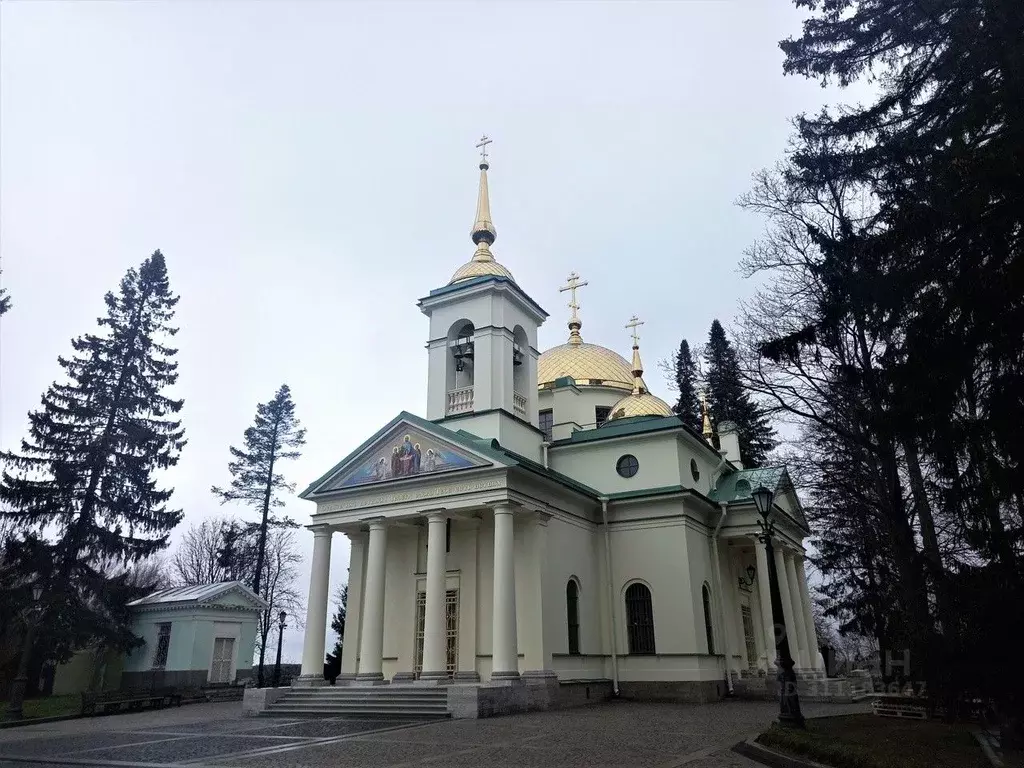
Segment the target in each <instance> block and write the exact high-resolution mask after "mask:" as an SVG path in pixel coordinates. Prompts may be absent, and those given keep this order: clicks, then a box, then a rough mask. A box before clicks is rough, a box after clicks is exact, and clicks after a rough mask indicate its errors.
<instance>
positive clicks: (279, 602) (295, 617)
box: [256, 528, 304, 669]
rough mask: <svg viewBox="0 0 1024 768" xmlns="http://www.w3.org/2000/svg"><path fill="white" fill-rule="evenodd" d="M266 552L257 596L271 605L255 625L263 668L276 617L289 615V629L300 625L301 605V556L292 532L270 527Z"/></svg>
mask: <svg viewBox="0 0 1024 768" xmlns="http://www.w3.org/2000/svg"><path fill="white" fill-rule="evenodd" d="M266 543H267V551H266V556H265V558H264V560H263V573H262V575H261V578H260V583H261V588H260V597H262V598H263V599H264V600H266V601H267V602H268V603H269V604H270V606H269V607H268V608H267V610H265V611H263V612H262V613H261V614H260V615H259V623H258V625H257V637H256V650H257V652H258V654H259V667H260V669H262V668H263V664H264V659H265V657H266V654H267V651H268V649H269V641H270V639H271V634H272V633H271V630H273V629H274V628H276V627H277V621H278V614H280V612H281V611H285V612H286V613H287V614H288V617H289V619H288V624H289V626H291V627H299V626H302V623H303V622H302V609H303V607H304V602H303V600H302V595H301V594H300V592H299V590H298V587H297V582H298V580H299V566H300V565H301V564H302V555H300V554H299V552H298V549H297V547H296V541H295V531H293V530H291V529H288V528H272V529H270V531H269V532H268V533H267V540H266ZM274 641H275V642H276V637H275V638H274Z"/></svg>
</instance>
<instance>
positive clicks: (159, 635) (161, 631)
mask: <svg viewBox="0 0 1024 768" xmlns="http://www.w3.org/2000/svg"><path fill="white" fill-rule="evenodd" d="M156 630H157V632H156V649H155V650H154V652H153V669H163V668H164V667H166V666H167V651H168V650H170V648H171V624H170V622H168V623H166V624H157V625H156Z"/></svg>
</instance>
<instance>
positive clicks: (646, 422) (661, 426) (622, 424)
mask: <svg viewBox="0 0 1024 768" xmlns="http://www.w3.org/2000/svg"><path fill="white" fill-rule="evenodd" d="M683 426H684V425H683V422H682V421H681V420H680V419H679V417H678V416H653V417H646V416H637V417H633V418H629V419H616V420H614V421H606V422H605V423H604V424H602V425H601V426H600V427H596V428H594V429H581V430H578V431H576V432H573V433H572V436H571V437H567V438H564V439H562V440H555V441H554V442H553V443H552V444H551V445H552V446H553V447H561V446H563V445H576V444H578V443H589V442H592V441H594V440H607V439H608V438H611V437H627V436H629V435H640V434H644V433H646V432H660V431H661V430H665V429H682V428H683Z"/></svg>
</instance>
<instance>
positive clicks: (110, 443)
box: [0, 251, 185, 658]
mask: <svg viewBox="0 0 1024 768" xmlns="http://www.w3.org/2000/svg"><path fill="white" fill-rule="evenodd" d="M105 301H106V315H105V316H104V317H101V318H99V321H98V322H99V325H100V329H101V332H100V333H97V334H87V335H85V336H80V337H78V338H76V339H74V340H73V341H72V347H73V349H74V354H73V356H72V357H70V358H64V357H60V358H58V362H59V364H60V366H61V368H62V369H63V370H64V373H65V377H66V379H65V381H63V382H59V383H58V382H55V383H54V384H52V385H50V387H49V388H48V389H47V391H46V393H45V394H44V395H43V398H42V407H41V408H40V409H39V410H35V411H32V412H30V413H29V433H28V437H26V438H25V439H24V440H22V443H21V449H20V451H17V452H15V451H8V452H3V453H0V461H2V462H3V464H4V465H5V469H4V472H3V477H2V480H0V501H3V502H4V511H3V512H0V515H2V516H4V517H6V518H8V519H10V520H12V521H14V523H15V524H16V525H17V527H18V529H19V530H20V531H21V532H22V533H21V541H20V543H15V545H14V547H13V549H14V551H15V554H14V557H13V558H12V559H13V560H14V561H18V560H19V559H20V560H21V562H22V563H24V568H23V570H24V573H25V577H26V579H37V580H41V581H42V583H43V586H44V590H45V591H44V595H45V596H44V604H45V607H46V610H45V612H44V618H43V626H42V627H41V631H40V633H39V635H38V636H39V637H41V638H46V645H47V647H46V648H45V649H44V652H45V653H46V654H48V655H49V656H51V657H54V656H55V657H57V658H66V657H67V656H68V654H69V653H70V651H71V650H72V649H73V648H74V647H75V646H81V645H84V644H85V643H88V642H99V643H101V644H103V645H105V646H107V647H116V648H130V647H132V646H133V645H134V644H136V643H137V642H138V640H137V638H135V637H134V636H133V635H132V634H131V631H130V617H129V616H128V614H127V611H125V610H124V605H123V600H124V599H125V597H126V596H130V595H131V594H132V592H133V587H132V586H131V584H129V583H128V582H129V580H128V579H127V578H126V577H124V574H123V573H122V574H121V575H120V576H113V577H111V576H109V569H110V566H111V564H112V563H120V564H125V565H127V564H130V563H137V562H139V561H140V560H143V559H145V558H147V557H149V556H150V555H152V554H154V553H156V552H158V551H159V550H161V549H163V548H164V547H166V545H167V540H168V535H169V533H170V531H171V529H172V528H174V526H175V525H177V523H178V521H179V520H180V519H181V512H180V511H179V510H173V509H169V508H168V507H167V502H168V501H169V500H170V498H171V493H172V489H163V488H160V487H158V485H157V483H156V481H155V479H154V477H153V473H154V471H155V470H160V469H166V468H168V467H171V466H173V465H174V464H176V463H177V461H178V455H179V453H180V451H181V448H182V447H183V446H184V444H185V440H184V430H183V429H182V428H181V422H180V421H177V420H174V419H173V418H172V415H173V414H176V413H178V411H180V409H181V406H182V401H181V400H173V399H171V398H169V397H167V396H166V395H164V394H161V393H162V392H163V391H165V390H166V388H167V387H170V386H171V385H173V384H174V382H175V381H176V380H177V378H178V373H177V363H175V362H173V358H174V355H175V354H176V352H177V350H175V349H173V348H171V347H168V346H166V342H167V340H168V339H169V337H171V336H173V335H174V334H175V333H176V332H177V329H176V328H172V327H171V326H170V322H171V319H172V317H173V315H174V306H175V304H177V302H178V298H177V297H176V296H174V295H173V294H172V293H171V290H170V286H169V284H168V280H167V269H166V264H165V262H164V257H163V255H162V254H161V253H160V251H156V252H155V253H153V255H152V256H150V257H149V258H148V259H146V260H145V261H144V262H143V263H142V265H141V267H140V268H139V269H137V270H136V269H130V270H129V271H128V272H127V274H126V275H125V277H124V278H123V279H122V280H121V284H120V287H119V290H118V292H117V293H116V294H115V293H108V294H107V295H106V298H105ZM136 589H137V588H136Z"/></svg>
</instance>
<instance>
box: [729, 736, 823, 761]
mask: <svg viewBox="0 0 1024 768" xmlns="http://www.w3.org/2000/svg"><path fill="white" fill-rule="evenodd" d="M755 738H756V737H752V738H749V739H745V740H744V741H741V742H739V743H738V744H734V745H733V747H732V751H733V752H736V753H737V754H740V755H743V756H744V757H747V758H750V759H751V760H753V761H755V762H757V763H761V765H768V766H771V768H831V766H828V765H825V764H824V763H816V762H814V761H813V760H805V759H804V758H802V757H793V756H792V755H787V754H783V753H782V752H776V751H775V750H774V749H769V748H768V747H766V746H764V745H763V744H759V743H758V742H756V741H755V740H754V739H755Z"/></svg>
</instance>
